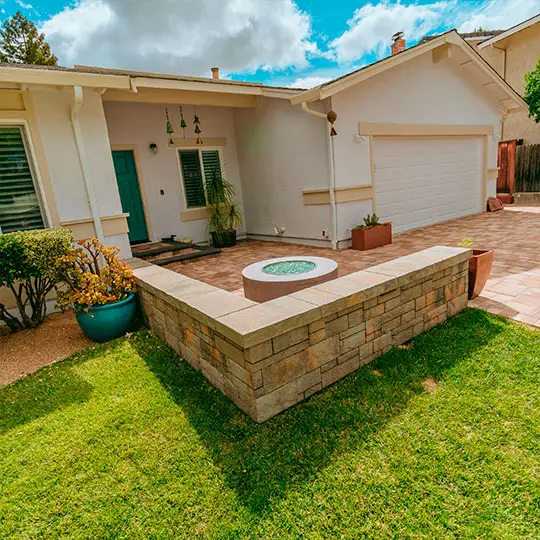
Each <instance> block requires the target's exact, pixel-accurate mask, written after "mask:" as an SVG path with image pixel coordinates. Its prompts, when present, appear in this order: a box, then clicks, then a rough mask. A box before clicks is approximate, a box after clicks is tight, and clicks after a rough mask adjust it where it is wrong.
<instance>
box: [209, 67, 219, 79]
mask: <svg viewBox="0 0 540 540" xmlns="http://www.w3.org/2000/svg"><path fill="white" fill-rule="evenodd" d="M210 69H211V70H212V79H219V68H218V67H213V68H210Z"/></svg>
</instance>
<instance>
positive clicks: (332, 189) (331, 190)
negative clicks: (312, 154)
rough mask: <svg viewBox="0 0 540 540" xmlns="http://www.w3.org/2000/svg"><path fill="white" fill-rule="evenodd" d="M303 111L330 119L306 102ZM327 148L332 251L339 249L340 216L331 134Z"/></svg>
mask: <svg viewBox="0 0 540 540" xmlns="http://www.w3.org/2000/svg"><path fill="white" fill-rule="evenodd" d="M300 105H301V107H302V110H303V111H304V112H307V113H308V114H311V115H313V116H317V117H319V118H324V119H325V120H328V117H327V115H326V114H324V113H322V112H319V111H314V110H313V109H310V108H309V107H308V105H307V103H306V102H305V101H304V102H302V103H301V104H300ZM326 142H327V147H328V172H329V178H328V191H329V194H330V210H331V212H332V249H337V248H338V238H337V236H338V215H337V206H336V194H335V189H336V167H335V159H334V139H333V137H332V135H330V133H328V138H327V141H326Z"/></svg>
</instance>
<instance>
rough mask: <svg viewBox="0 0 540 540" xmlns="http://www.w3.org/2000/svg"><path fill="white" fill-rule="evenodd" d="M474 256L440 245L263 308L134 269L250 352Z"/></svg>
mask: <svg viewBox="0 0 540 540" xmlns="http://www.w3.org/2000/svg"><path fill="white" fill-rule="evenodd" d="M471 256H472V250H471V249H468V248H460V247H448V246H434V247H431V248H428V249H425V250H423V251H419V252H417V253H413V254H410V255H406V256H404V257H399V258H397V259H393V260H391V261H388V262H386V263H382V264H379V265H376V266H372V267H370V268H368V269H366V270H361V271H359V272H354V273H353V274H349V275H347V276H345V277H342V278H338V279H335V280H332V281H328V282H326V283H321V284H319V285H316V286H314V287H310V288H307V289H303V290H302V291H298V292H295V293H292V294H290V295H287V296H282V297H280V298H276V299H274V300H270V301H269V302H265V303H263V304H257V303H255V302H252V301H251V300H248V299H246V298H243V297H240V296H238V295H235V294H233V293H230V292H228V291H224V290H222V289H219V288H218V287H213V286H212V285H208V284H206V283H203V282H201V281H198V280H195V279H192V278H189V277H187V276H184V275H183V274H178V273H177V272H173V271H172V270H167V269H166V268H163V267H159V266H156V265H153V264H151V263H148V262H146V261H141V260H140V259H130V261H129V264H130V265H131V266H132V268H133V271H134V274H135V277H136V280H137V283H138V285H139V286H140V287H141V288H148V289H150V290H151V291H152V292H153V293H155V294H156V295H157V296H160V297H161V298H162V299H164V300H166V301H169V302H171V303H172V304H174V305H176V306H177V307H178V308H180V309H182V310H183V311H185V312H186V313H188V314H189V315H191V316H192V317H193V318H194V319H196V320H198V321H199V322H202V323H203V324H205V325H207V326H209V327H211V328H213V329H215V330H217V331H218V332H220V333H221V334H222V335H223V336H224V337H226V338H227V339H229V340H230V341H231V342H233V343H234V344H236V345H238V346H240V347H243V348H248V347H252V346H254V345H257V344H259V343H262V342H263V341H265V340H268V339H272V338H273V337H276V336H278V335H280V334H283V333H284V332H286V331H289V330H294V329H295V328H298V327H300V326H303V325H306V324H310V323H311V322H313V321H315V320H317V319H320V318H321V317H325V316H327V315H331V314H332V313H335V312H337V311H340V310H342V309H345V308H348V307H352V306H354V305H357V304H360V303H362V302H364V301H366V300H369V299H371V298H373V297H375V296H379V295H382V294H385V293H386V292H389V291H391V290H393V289H396V288H397V287H400V286H403V285H406V284H408V283H412V282H413V281H416V280H418V279H421V278H423V277H425V276H427V275H430V274H433V273H434V272H437V271H439V270H444V269H446V268H448V267H451V266H453V265H455V264H458V263H459V262H462V261H466V260H468V259H469V258H470V257H471Z"/></svg>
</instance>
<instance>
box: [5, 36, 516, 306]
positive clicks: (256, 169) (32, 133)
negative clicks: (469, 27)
mask: <svg viewBox="0 0 540 540" xmlns="http://www.w3.org/2000/svg"><path fill="white" fill-rule="evenodd" d="M393 52H394V53H395V54H393V55H392V56H390V57H388V58H385V59H384V60H381V61H379V62H376V63H374V64H371V65H369V66H366V67H364V68H362V69H359V70H357V71H354V72H353V73H350V74H348V75H346V76H344V77H341V78H338V79H336V80H333V81H330V82H328V83H325V84H323V85H321V86H318V87H316V88H313V89H311V90H307V91H301V90H298V89H291V88H276V87H269V86H264V85H261V84H256V83H246V82H238V81H231V80H221V79H219V78H218V73H217V70H214V78H209V79H204V78H195V77H185V76H175V75H161V74H155V73H141V72H132V71H121V70H112V69H102V68H95V67H86V66H75V67H74V68H60V67H44V66H28V65H11V64H10V65H8V64H3V65H0V149H1V155H0V162H1V163H0V232H4V233H6V232H10V231H14V230H17V229H25V228H37V227H47V226H57V225H61V226H65V227H69V228H71V229H72V230H73V233H74V236H75V238H86V237H91V236H98V237H100V238H102V239H103V240H105V241H106V242H108V243H112V244H115V245H118V246H119V247H120V248H121V249H122V253H123V255H124V256H126V257H127V256H129V255H130V253H131V251H130V245H131V244H133V243H140V242H145V241H156V240H159V239H161V238H165V237H170V236H171V235H175V236H176V237H178V238H185V237H189V238H192V239H193V241H194V242H201V243H202V242H206V241H207V237H208V235H207V230H206V229H207V227H206V224H207V217H208V209H207V207H206V200H205V194H204V189H203V177H204V174H205V170H208V168H209V167H215V166H216V165H217V164H219V166H220V167H221V169H222V171H223V174H224V176H225V177H226V178H227V179H228V180H229V181H230V182H232V183H233V184H234V186H235V188H236V195H237V199H238V202H239V204H240V206H241V208H242V209H243V213H244V217H245V225H244V231H241V232H242V234H244V235H246V236H248V237H250V238H258V239H264V240H281V241H291V242H300V243H302V242H303V243H307V244H313V245H322V246H328V247H330V246H333V247H347V246H348V245H349V241H350V235H351V228H352V227H354V226H355V225H356V224H358V223H361V222H362V218H363V217H364V216H366V215H367V214H371V213H373V212H376V213H377V215H378V216H379V217H380V218H381V220H385V221H392V222H393V224H394V231H395V232H397V233H399V232H402V231H406V230H408V229H412V228H417V227H422V226H424V225H428V224H431V223H435V222H438V221H445V220H448V219H452V218H456V217H459V216H463V215H467V214H472V213H476V212H482V211H484V210H485V208H486V201H487V198H488V197H489V196H492V195H495V192H496V176H497V142H498V139H499V133H500V122H501V117H502V116H505V115H512V114H514V113H515V112H516V111H521V110H523V109H524V107H525V106H526V105H525V104H524V102H523V100H522V98H521V97H520V96H519V94H518V93H517V92H516V91H515V90H513V89H512V87H511V86H509V85H508V83H507V82H505V81H504V80H503V79H502V78H501V77H500V75H499V74H498V73H497V72H496V71H495V70H494V69H493V68H492V67H491V66H490V65H489V64H488V63H487V62H486V61H485V60H484V59H482V57H481V56H480V55H479V54H478V53H477V52H476V50H474V49H473V48H472V47H471V46H470V45H469V44H468V43H467V42H466V41H465V40H463V39H462V38H461V37H460V36H459V34H458V33H457V32H456V31H450V32H448V33H446V34H443V35H440V36H438V37H437V38H435V39H432V40H430V41H429V42H427V43H422V44H420V45H417V46H415V47H411V48H408V49H407V48H405V42H404V40H402V38H398V39H396V42H395V43H394V44H393ZM329 111H334V112H335V113H336V114H337V120H336V121H335V124H334V127H335V130H336V131H337V135H333V136H331V135H330V127H331V126H330V124H329V122H328V120H327V113H328V112H329ZM182 116H183V118H184V120H185V123H186V127H185V128H184V129H183V128H182V127H181V125H182V124H181V117H182ZM195 116H197V117H198V119H199V121H200V123H199V126H200V129H201V134H200V140H199V141H198V140H197V135H196V134H195V133H194V124H193V121H194V117H195ZM167 117H168V120H169V122H170V124H171V126H172V128H173V129H174V133H167V129H166V127H167ZM169 131H170V130H169ZM0 301H1V299H0Z"/></svg>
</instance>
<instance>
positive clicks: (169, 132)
mask: <svg viewBox="0 0 540 540" xmlns="http://www.w3.org/2000/svg"><path fill="white" fill-rule="evenodd" d="M165 117H166V118H167V135H168V136H169V145H173V144H174V141H173V137H172V136H173V133H174V128H173V125H172V123H171V121H170V120H169V111H168V110H167V107H165Z"/></svg>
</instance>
